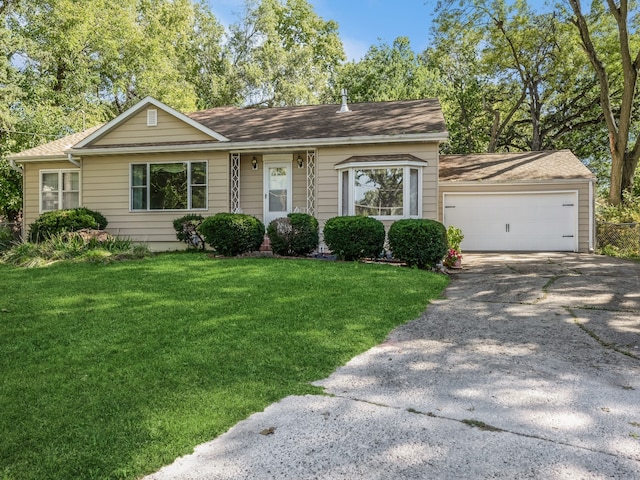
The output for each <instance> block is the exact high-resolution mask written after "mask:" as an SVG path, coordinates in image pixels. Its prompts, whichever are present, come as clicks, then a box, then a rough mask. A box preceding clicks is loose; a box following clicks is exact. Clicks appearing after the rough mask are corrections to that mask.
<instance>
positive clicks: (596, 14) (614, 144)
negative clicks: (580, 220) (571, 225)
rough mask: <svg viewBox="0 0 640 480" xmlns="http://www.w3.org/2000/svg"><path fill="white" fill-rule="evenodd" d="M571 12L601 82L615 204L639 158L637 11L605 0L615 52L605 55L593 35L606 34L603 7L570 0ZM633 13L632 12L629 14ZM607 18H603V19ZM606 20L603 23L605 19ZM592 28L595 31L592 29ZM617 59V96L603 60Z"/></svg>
mask: <svg viewBox="0 0 640 480" xmlns="http://www.w3.org/2000/svg"><path fill="white" fill-rule="evenodd" d="M569 4H570V6H571V9H572V12H573V18H572V21H573V24H574V25H575V26H576V28H577V29H578V31H579V32H580V38H581V40H582V47H583V49H584V51H585V52H586V54H587V56H588V58H589V61H590V62H591V65H592V66H593V70H594V71H595V74H596V77H597V79H598V83H599V85H600V106H601V108H602V113H603V114H604V119H605V121H606V125H607V130H608V132H609V149H610V151H611V177H610V187H609V188H610V190H609V201H610V202H611V203H612V204H613V205H618V204H620V203H621V202H622V201H623V198H624V197H623V192H625V191H627V192H631V191H632V189H633V183H634V175H635V172H636V169H637V167H638V159H639V158H640V137H639V136H638V134H637V129H636V128H632V126H633V113H634V110H637V107H638V105H637V100H638V98H637V83H638V70H639V69H640V43H638V41H637V40H635V41H633V40H632V38H631V37H632V32H630V27H631V28H633V29H635V28H637V25H635V23H634V24H633V25H632V24H631V23H630V21H632V20H633V21H634V22H635V21H636V20H637V18H634V17H635V16H637V15H638V12H637V11H636V12H630V11H629V7H630V5H629V3H628V2H627V0H620V1H619V2H616V1H615V0H607V1H606V5H607V8H608V13H609V15H610V16H611V17H612V18H613V19H614V20H615V25H616V27H615V28H616V29H617V45H616V50H617V51H616V52H615V53H616V54H615V55H607V54H606V52H605V51H603V50H604V49H605V47H604V46H603V45H602V43H600V45H598V44H597V43H596V41H597V39H594V36H595V37H601V36H603V35H604V36H606V32H602V31H601V30H600V29H599V27H601V26H602V15H603V14H604V13H605V12H604V10H603V9H602V8H601V7H600V5H598V2H594V3H593V6H592V10H591V12H590V13H588V14H585V13H583V11H582V6H581V3H580V0H569ZM632 14H635V15H632ZM605 22H606V19H605ZM605 24H606V23H605ZM594 32H595V33H594ZM611 61H613V62H616V61H617V62H619V67H620V68H621V74H622V75H621V76H622V82H621V85H620V86H619V87H618V88H620V90H621V94H620V96H619V97H617V96H616V94H615V92H614V89H615V87H614V85H612V84H613V79H612V74H611V67H610V66H609V65H607V64H606V62H611Z"/></svg>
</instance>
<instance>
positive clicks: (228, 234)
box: [173, 213, 449, 268]
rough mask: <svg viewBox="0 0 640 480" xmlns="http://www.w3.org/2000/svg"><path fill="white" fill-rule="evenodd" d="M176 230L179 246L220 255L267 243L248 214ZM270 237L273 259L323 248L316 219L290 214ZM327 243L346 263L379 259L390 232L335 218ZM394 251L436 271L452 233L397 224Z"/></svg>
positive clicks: (423, 224) (179, 225)
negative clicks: (210, 249)
mask: <svg viewBox="0 0 640 480" xmlns="http://www.w3.org/2000/svg"><path fill="white" fill-rule="evenodd" d="M173 225H174V228H175V230H176V236H177V237H178V239H179V240H181V241H185V242H187V244H190V245H191V246H197V247H203V246H204V243H205V242H206V243H207V244H209V245H210V246H211V247H212V248H213V249H214V250H215V251H216V252H218V253H220V254H221V255H239V254H243V253H246V252H250V251H254V250H258V249H259V248H260V245H261V244H262V242H263V240H264V231H265V228H264V224H263V223H262V222H261V221H260V220H258V219H257V218H255V217H253V216H250V215H245V214H233V213H218V214H216V215H214V216H212V217H207V218H204V217H202V216H199V215H187V216H185V217H181V218H178V219H176V220H175V221H174V224H173ZM267 235H268V237H269V240H270V242H271V249H272V250H273V252H274V253H276V254H278V255H288V256H304V255H307V254H309V253H311V252H312V251H313V250H314V249H315V248H316V247H317V245H318V242H319V228H318V221H317V220H316V219H315V218H314V217H313V216H311V215H307V214H304V213H290V214H289V215H288V216H287V217H284V218H278V219H276V220H274V221H272V222H271V223H270V224H269V226H268V227H267ZM324 241H325V243H326V244H327V246H328V247H329V249H330V250H331V251H332V252H333V253H334V254H335V255H337V257H338V258H340V259H343V260H358V259H361V258H376V257H379V256H380V255H381V254H382V252H383V249H384V242H385V228H384V225H383V223H382V222H381V221H379V220H376V219H375V218H371V217H361V216H345V217H334V218H331V219H329V220H327V222H326V224H325V227H324ZM389 247H390V249H391V251H392V252H393V255H394V257H395V258H397V259H400V260H403V261H404V262H406V263H407V264H408V265H410V266H417V267H420V268H424V267H427V266H433V265H436V264H437V263H438V262H440V261H441V260H442V259H443V257H444V256H445V255H446V253H447V249H448V247H449V245H448V241H447V231H446V229H445V228H444V225H442V223H440V222H436V221H435V220H424V219H406V220H398V221H396V222H394V223H393V224H392V225H391V228H390V229H389Z"/></svg>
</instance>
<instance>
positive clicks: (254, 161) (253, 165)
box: [251, 155, 258, 170]
mask: <svg viewBox="0 0 640 480" xmlns="http://www.w3.org/2000/svg"><path fill="white" fill-rule="evenodd" d="M251 168H252V169H254V170H257V169H258V159H257V158H256V156H255V155H254V156H253V158H252V159H251Z"/></svg>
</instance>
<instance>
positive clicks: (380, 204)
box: [336, 161, 426, 220]
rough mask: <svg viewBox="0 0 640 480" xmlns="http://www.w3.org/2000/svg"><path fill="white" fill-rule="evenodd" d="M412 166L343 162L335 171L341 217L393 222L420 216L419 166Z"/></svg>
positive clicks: (387, 163)
mask: <svg viewBox="0 0 640 480" xmlns="http://www.w3.org/2000/svg"><path fill="white" fill-rule="evenodd" d="M414 163H416V162H409V161H407V162H398V161H394V162H386V163H383V162H353V161H352V162H343V163H342V164H338V165H337V166H336V168H337V169H339V177H338V178H339V184H340V185H339V191H340V202H339V203H340V206H339V211H340V212H341V214H342V215H363V216H368V217H375V218H378V219H383V220H384V219H387V220H394V219H400V218H409V217H420V216H421V215H422V205H421V201H422V194H421V189H422V166H423V164H426V162H423V164H417V165H416V164H414Z"/></svg>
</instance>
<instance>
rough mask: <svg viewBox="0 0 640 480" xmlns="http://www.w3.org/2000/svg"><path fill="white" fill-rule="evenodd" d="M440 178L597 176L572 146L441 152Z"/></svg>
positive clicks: (482, 179) (502, 179)
mask: <svg viewBox="0 0 640 480" xmlns="http://www.w3.org/2000/svg"><path fill="white" fill-rule="evenodd" d="M439 178H440V181H441V182H474V181H475V182H489V181H491V182H507V181H525V180H564V179H567V180H568V179H575V178H584V179H591V178H595V175H594V174H593V173H591V171H590V170H589V169H588V168H587V167H586V166H584V164H583V163H582V162H581V161H580V160H579V159H578V157H576V156H575V155H574V154H573V153H572V152H571V151H570V150H557V151H542V152H521V153H483V154H465V155H441V156H440V167H439Z"/></svg>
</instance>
